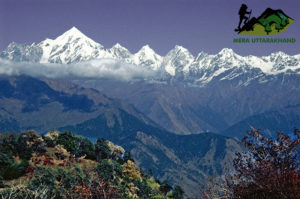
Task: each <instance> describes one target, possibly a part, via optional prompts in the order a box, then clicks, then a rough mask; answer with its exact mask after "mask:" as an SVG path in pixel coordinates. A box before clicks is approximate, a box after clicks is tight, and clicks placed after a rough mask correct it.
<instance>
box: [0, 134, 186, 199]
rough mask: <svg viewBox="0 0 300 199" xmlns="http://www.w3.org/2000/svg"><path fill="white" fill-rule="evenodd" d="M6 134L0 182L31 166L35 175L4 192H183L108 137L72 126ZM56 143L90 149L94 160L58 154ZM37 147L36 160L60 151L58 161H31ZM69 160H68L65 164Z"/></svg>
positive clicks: (0, 141)
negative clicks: (64, 129)
mask: <svg viewBox="0 0 300 199" xmlns="http://www.w3.org/2000/svg"><path fill="white" fill-rule="evenodd" d="M0 136H1V137H0V146H1V148H0V188H1V187H4V182H3V181H4V180H11V179H15V178H18V177H20V176H22V175H24V174H25V171H26V170H27V171H28V176H31V177H32V178H28V179H27V180H25V181H26V183H24V184H22V183H21V184H19V185H18V186H15V187H12V188H8V189H0V196H2V197H3V196H4V198H5V197H13V198H20V199H21V198H22V199H23V198H45V199H46V198H156V199H158V198H170V197H173V198H180V194H181V192H180V190H177V189H176V191H174V193H173V194H172V193H171V192H170V189H169V188H168V186H169V185H168V183H165V184H163V185H162V186H161V185H160V184H159V183H157V182H155V180H154V178H150V177H149V176H148V175H146V174H145V173H144V172H143V171H142V170H141V169H140V168H139V167H138V166H137V165H136V164H135V163H134V162H133V159H132V157H131V155H130V152H128V151H126V152H125V154H124V156H123V157H122V158H121V155H122V154H123V152H124V149H123V148H121V147H119V146H116V145H113V144H112V143H110V142H107V141H106V140H104V139H102V138H99V139H98V140H97V142H96V143H95V144H94V143H92V142H91V141H90V140H88V139H87V138H84V137H80V136H76V135H74V134H73V133H71V132H63V133H60V134H59V132H56V135H55V136H52V137H51V134H50V135H47V136H43V137H41V136H40V135H38V134H37V133H36V132H34V131H28V132H25V133H21V134H16V135H8V134H7V135H5V136H3V135H0ZM58 145H59V146H58ZM47 147H51V148H47ZM56 147H60V149H61V150H64V151H65V149H66V150H67V151H69V152H70V153H71V154H73V155H75V157H82V156H84V155H86V156H85V157H84V159H91V160H83V158H76V159H74V158H71V159H64V158H63V159H56V158H57V157H56V154H55V153H54V152H53V148H55V149H56ZM61 147H63V148H64V149H63V148H61ZM118 147H119V148H118ZM111 148H112V149H111ZM117 149H119V151H117ZM116 151H117V152H118V153H117V152H116ZM34 152H35V153H36V154H37V157H35V160H34V161H36V159H39V158H41V157H42V156H39V155H41V154H47V156H48V157H47V158H52V157H55V158H53V164H51V165H50V164H49V165H43V163H41V164H39V163H37V164H38V166H33V165H30V166H29V159H30V158H31V157H32V154H33V153H34ZM113 153H116V154H117V155H114V154H113ZM17 156H19V157H20V158H21V162H20V163H19V162H17V161H15V159H17V158H16V157H17ZM115 156H117V157H119V158H115ZM92 160H97V162H96V161H92ZM63 161H64V163H66V164H63V165H60V164H61V163H62V162H63ZM33 164H36V163H33ZM96 164H97V166H96ZM95 166H96V169H94V168H95ZM150 173H151V172H150ZM160 188H161V189H162V190H163V191H164V192H163V193H164V195H162V194H161V193H160V192H162V191H161V190H160Z"/></svg>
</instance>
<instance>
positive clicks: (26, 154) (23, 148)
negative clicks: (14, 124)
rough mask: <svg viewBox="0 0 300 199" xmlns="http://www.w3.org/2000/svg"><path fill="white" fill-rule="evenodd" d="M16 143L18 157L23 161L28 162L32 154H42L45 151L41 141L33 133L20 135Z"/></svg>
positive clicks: (28, 132) (38, 136) (39, 137)
mask: <svg viewBox="0 0 300 199" xmlns="http://www.w3.org/2000/svg"><path fill="white" fill-rule="evenodd" d="M17 143H18V145H17V152H18V155H19V157H20V158H21V159H23V160H29V159H30V158H31V156H32V153H33V152H36V153H44V152H45V151H46V149H45V147H46V145H45V143H44V142H43V139H42V138H41V136H40V135H39V134H37V133H36V132H35V131H27V132H25V133H21V134H20V135H19V137H18V139H17Z"/></svg>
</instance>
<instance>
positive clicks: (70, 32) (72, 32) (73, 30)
mask: <svg viewBox="0 0 300 199" xmlns="http://www.w3.org/2000/svg"><path fill="white" fill-rule="evenodd" d="M69 37H72V38H88V37H87V36H86V35H85V34H83V33H82V32H81V31H80V30H78V29H77V28H76V27H75V26H73V27H72V28H71V29H69V30H67V31H66V32H64V33H63V34H62V35H61V36H58V37H57V38H56V39H62V38H69ZM88 39H89V38H88Z"/></svg>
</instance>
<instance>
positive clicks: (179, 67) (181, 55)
mask: <svg viewBox="0 0 300 199" xmlns="http://www.w3.org/2000/svg"><path fill="white" fill-rule="evenodd" d="M194 59H195V58H194V56H193V55H192V54H191V53H190V52H189V51H188V50H187V49H186V48H184V47H182V46H178V45H176V46H175V47H174V48H173V49H172V50H171V51H170V52H169V53H168V54H167V55H166V56H165V57H164V60H163V66H164V67H165V71H166V72H167V73H169V74H170V75H171V76H175V75H176V73H178V72H184V73H188V72H189V71H190V65H191V64H192V62H193V61H194Z"/></svg>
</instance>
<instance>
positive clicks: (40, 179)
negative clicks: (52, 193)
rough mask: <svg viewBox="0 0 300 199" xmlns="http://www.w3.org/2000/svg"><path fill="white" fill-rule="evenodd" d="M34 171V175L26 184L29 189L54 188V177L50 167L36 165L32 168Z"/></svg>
mask: <svg viewBox="0 0 300 199" xmlns="http://www.w3.org/2000/svg"><path fill="white" fill-rule="evenodd" d="M34 173H35V177H34V178H33V179H32V180H31V181H30V183H29V184H28V188H29V189H31V190H36V189H39V188H41V187H43V188H47V189H49V190H54V188H55V180H56V177H55V173H54V171H53V170H52V169H50V168H47V167H42V166H37V167H35V168H34Z"/></svg>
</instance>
